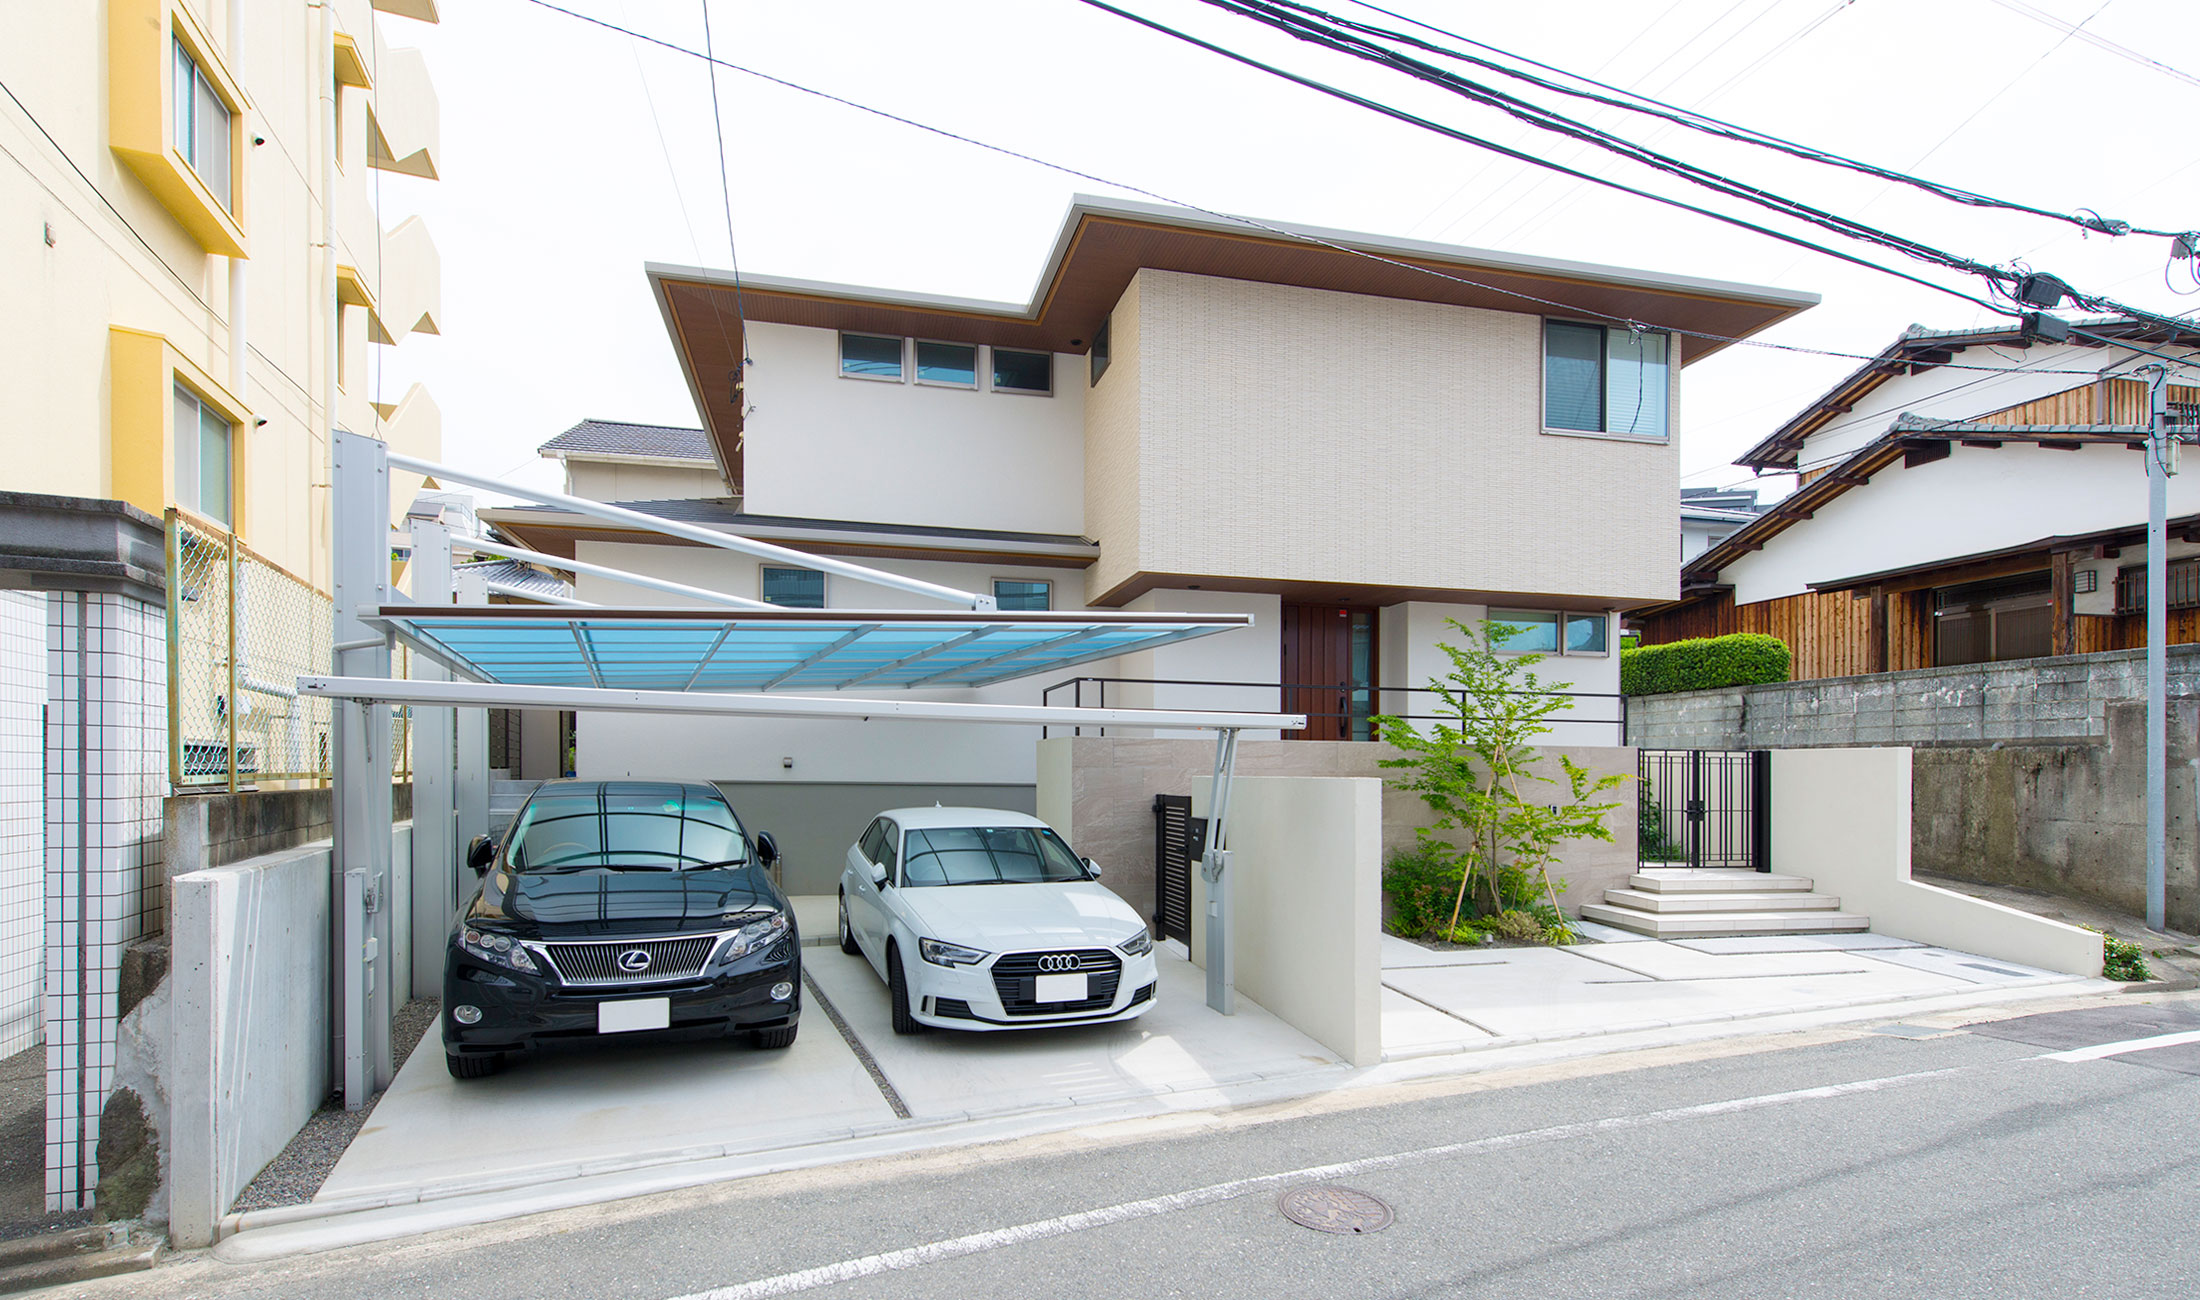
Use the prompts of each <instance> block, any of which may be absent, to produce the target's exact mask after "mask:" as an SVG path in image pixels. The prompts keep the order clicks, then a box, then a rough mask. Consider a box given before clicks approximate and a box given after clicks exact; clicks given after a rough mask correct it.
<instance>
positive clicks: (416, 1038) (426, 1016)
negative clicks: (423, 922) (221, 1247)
mask: <svg viewBox="0 0 2200 1300" xmlns="http://www.w3.org/2000/svg"><path fill="white" fill-rule="evenodd" d="M442 1005H443V1004H442V1000H441V999H439V998H415V999H413V1000H412V1001H411V1002H408V1003H406V1004H405V1005H404V1006H402V1007H400V1008H398V1011H397V1015H396V1016H395V1017H393V1018H392V1020H391V1023H390V1052H391V1055H393V1056H394V1057H395V1058H396V1060H397V1068H398V1069H403V1068H404V1067H405V1059H406V1058H407V1057H409V1056H411V1055H412V1051H413V1048H415V1047H417V1046H419V1045H420V1040H421V1038H422V1037H424V1036H425V1035H426V1034H427V1032H428V1030H429V1029H431V1028H433V1027H434V1025H435V1017H436V1012H437V1011H438V1010H440V1009H441V1007H442ZM381 1100H382V1094H381V1093H379V1092H378V1093H376V1094H374V1095H373V1096H372V1097H369V1098H368V1099H367V1104H366V1106H365V1108H364V1109H361V1110H356V1111H348V1110H345V1109H344V1106H343V1103H342V1102H341V1101H336V1100H332V1101H331V1102H330V1103H329V1104H328V1105H325V1106H323V1107H322V1108H321V1109H320V1110H317V1111H315V1112H314V1113H313V1118H311V1119H309V1120H307V1121H306V1126H305V1127H304V1128H302V1129H299V1130H298V1135H297V1136H296V1137H294V1138H292V1139H290V1145H288V1146H286V1147H284V1148H283V1151H282V1154H281V1155H279V1156H276V1157H275V1158H274V1159H273V1160H270V1161H268V1162H267V1168H265V1169H262V1170H261V1171H260V1172H259V1174H258V1176H256V1177H254V1178H253V1180H252V1181H251V1183H250V1184H248V1185H247V1186H246V1187H245V1189H244V1191H243V1192H242V1193H240V1194H239V1195H238V1197H237V1203H236V1204H235V1205H232V1206H230V1207H229V1208H230V1210H231V1211H232V1212H234V1213H241V1212H243V1211H245V1210H268V1209H273V1208H274V1207H276V1206H278V1205H302V1204H304V1203H305V1202H307V1201H310V1200H312V1199H313V1195H314V1193H316V1192H318V1191H320V1190H321V1184H322V1183H323V1182H325V1181H327V1179H328V1173H329V1170H331V1169H334V1168H335V1167H336V1162H337V1161H338V1160H340V1159H342V1158H343V1155H344V1151H345V1149H346V1148H348V1147H350V1146H351V1140H352V1139H353V1138H355V1137H357V1136H359V1130H360V1128H361V1127H362V1126H364V1125H365V1124H366V1122H367V1116H369V1115H372V1114H373V1113H374V1108H375V1106H376V1105H377V1104H378V1103H380V1102H381Z"/></svg>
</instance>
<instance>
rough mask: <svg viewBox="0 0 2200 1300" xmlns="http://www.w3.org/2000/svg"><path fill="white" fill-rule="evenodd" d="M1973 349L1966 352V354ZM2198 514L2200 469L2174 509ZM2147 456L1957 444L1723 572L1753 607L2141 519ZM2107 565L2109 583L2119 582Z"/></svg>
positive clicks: (2175, 498) (1737, 598) (2174, 487)
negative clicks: (1832, 584) (1837, 582)
mask: <svg viewBox="0 0 2200 1300" xmlns="http://www.w3.org/2000/svg"><path fill="white" fill-rule="evenodd" d="M1966 355H1968V354H1966ZM2195 512H2200V474H2193V473H2184V474H2179V475H2178V476H2176V477H2175V478H2172V479H2171V480H2170V484H2169V513H2170V514H2171V515H2172V516H2176V515H2184V514H2192V513H2195ZM2146 515H2147V486H2146V462H2145V460H2144V459H2143V458H2142V455H2141V453H2139V452H2135V451H2128V450H2126V449H2124V448H2122V447H2104V446H2088V447H2084V448H2082V449H2080V450H2077V451H2052V450H2048V449H2045V448H2041V447H2032V446H2024V445H2020V444H2017V443H2007V444H2004V445H2003V446H2002V447H2000V448H1999V449H1991V448H1984V447H1964V446H1961V445H1958V446H1956V447H1954V448H1952V449H1951V451H1950V453H1949V455H1948V456H1947V457H1946V458H1945V459H1943V460H1937V461H1933V462H1932V463H1930V464H1926V465H1920V466H1918V467H1916V468H1914V469H1905V468H1903V466H1902V465H1901V464H1900V463H1899V462H1897V463H1895V464H1893V465H1890V466H1888V467H1887V468H1885V469H1883V470H1881V471H1879V472H1878V473H1877V474H1875V475H1873V476H1872V481H1871V483H1870V484H1869V485H1865V486H1859V487H1853V488H1851V489H1849V491H1847V492H1845V493H1843V494H1842V495H1840V496H1838V497H1836V498H1834V499H1833V500H1832V501H1830V502H1827V503H1826V504H1825V505H1823V506H1820V507H1819V508H1818V509H1817V512H1816V514H1815V515H1814V517H1812V518H1810V519H1807V520H1803V521H1801V522H1798V523H1796V524H1794V525H1793V526H1791V527H1789V528H1788V529H1787V530H1786V531H1785V532H1782V533H1781V534H1780V535H1779V536H1778V537H1776V538H1774V539H1772V540H1771V541H1770V542H1768V543H1766V545H1765V549H1763V550H1761V551H1755V552H1752V553H1750V554H1748V555H1744V556H1742V557H1740V558H1739V559H1736V560H1734V561H1733V562H1731V563H1729V564H1728V565H1726V566H1725V568H1723V569H1721V570H1720V578H1721V580H1722V581H1725V582H1730V583H1733V584H1734V602H1735V603H1736V604H1738V605H1748V604H1754V603H1756V602H1758V601H1762V600H1772V599H1775V598H1777V597H1781V596H1792V595H1795V594H1797V593H1799V592H1802V591H1804V590H1806V589H1808V587H1809V584H1811V583H1813V582H1829V581H1832V580H1834V579H1837V578H1847V577H1853V576H1856V575H1859V574H1866V573H1876V572H1879V571H1881V570H1885V569H1896V568H1906V567H1909V566H1911V565H1918V564H1927V563H1931V562H1933V561H1936V560H1946V559H1955V558H1958V557H1961V556H1966V555H1977V554H1979V553H1981V552H1986V551H1994V550H1999V549H2001V548H2003V547H2013V546H2023V545H2026V544H2028V543H2032V542H2036V541H2040V540H2042V539H2043V538H2046V537H2049V536H2058V535H2059V536H2067V535H2071V534H2077V533H2088V532H2095V531H2099V530H2104V529H2113V528H2128V527H2132V526H2134V525H2139V524H2143V523H2145V521H2146ZM2130 555H2131V552H2129V551H2127V552H2126V555H2125V558H2123V559H2119V560H2115V561H2109V562H2107V565H2106V573H2105V574H2104V577H2105V578H2106V579H2108V580H2106V581H2104V582H2103V584H2102V585H2103V586H2104V587H2111V586H2113V576H2114V568H2115V566H2116V565H2117V564H2124V563H2130V562H2131V559H2130V558H2129V557H2130Z"/></svg>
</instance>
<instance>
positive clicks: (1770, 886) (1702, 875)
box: [1627, 867, 1811, 894]
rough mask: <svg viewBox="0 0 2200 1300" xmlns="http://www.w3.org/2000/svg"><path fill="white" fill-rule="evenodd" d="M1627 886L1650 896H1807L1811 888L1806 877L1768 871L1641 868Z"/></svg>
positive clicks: (1809, 881)
mask: <svg viewBox="0 0 2200 1300" xmlns="http://www.w3.org/2000/svg"><path fill="white" fill-rule="evenodd" d="M1627 883H1628V885H1629V886H1631V887H1633V888H1635V889H1641V890H1647V891H1649V892H1650V893H1653V894H1723V893H1750V894H1769V893H1798V894H1807V893H1809V892H1810V887H1811V880H1810V878H1809V877H1808V876H1778V875H1774V874H1772V873H1771V872H1769V871H1724V870H1708V869H1707V870H1703V871H1691V870H1689V869H1688V868H1686V867H1645V868H1643V869H1642V870H1641V871H1638V872H1636V873H1635V874H1634V876H1633V877H1632V878H1630V879H1629V880H1628V882H1627Z"/></svg>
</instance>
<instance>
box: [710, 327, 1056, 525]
mask: <svg viewBox="0 0 2200 1300" xmlns="http://www.w3.org/2000/svg"><path fill="white" fill-rule="evenodd" d="M748 328H749V332H748V346H749V355H750V356H751V357H752V358H753V359H754V360H755V363H756V364H755V365H753V366H751V367H750V368H749V400H750V403H751V406H752V409H751V410H750V412H749V414H748V419H747V421H746V424H745V434H744V442H743V449H742V457H743V464H744V469H743V475H744V477H745V478H746V480H747V481H746V482H745V483H744V484H743V485H742V486H743V491H744V494H745V506H746V508H747V509H748V510H749V511H751V512H753V513H756V514H769V515H795V516H801V517H807V518H816V519H857V520H866V521H871V522H877V523H896V524H934V525H939V526H945V527H955V528H997V529H1003V530H1007V531H1012V532H1037V533H1066V534H1070V535H1082V534H1083V533H1084V531H1085V527H1084V455H1085V448H1084V418H1085V359H1084V358H1083V357H1081V356H1073V355H1070V354H1067V353H1061V354H1057V355H1056V356H1055V358H1054V395H1053V396H1051V397H1040V396H1034V395H1030V394H1024V393H993V392H983V391H979V392H972V391H969V390H966V389H957V388H938V387H931V386H927V385H921V384H915V383H903V384H893V383H886V382H882V381H879V380H866V379H847V378H843V377H842V376H841V374H840V336H839V335H838V333H836V332H835V331H833V330H826V329H811V328H808V327H806V326H799V325H766V324H755V323H751V324H750V326H749V327H748ZM979 366H980V369H981V370H986V369H987V368H988V363H987V361H986V359H985V353H984V350H983V349H981V350H980V356H979Z"/></svg>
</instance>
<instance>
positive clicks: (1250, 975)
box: [1191, 776, 1383, 1066]
mask: <svg viewBox="0 0 2200 1300" xmlns="http://www.w3.org/2000/svg"><path fill="white" fill-rule="evenodd" d="M1382 798H1383V788H1382V782H1380V781H1376V780H1373V779H1370V778H1366V777H1259V776H1256V777H1244V778H1241V779H1239V781H1238V782H1237V785H1236V790H1235V792H1234V793H1233V794H1232V795H1231V804H1230V825H1231V828H1232V829H1231V832H1230V837H1229V839H1230V843H1229V848H1230V856H1231V866H1230V942H1231V946H1232V952H1233V954H1234V956H1233V958H1232V966H1233V970H1234V973H1235V976H1236V987H1237V989H1238V991H1239V992H1241V993H1243V994H1244V995H1245V996H1247V997H1249V998H1251V999H1252V1000H1253V1001H1255V1002H1257V1003H1259V1004H1260V1005H1261V1006H1262V1007H1264V1008H1266V1009H1267V1010H1268V1011H1269V1012H1270V1013H1271V1014H1273V1015H1274V1016H1275V1017H1276V1018H1277V1019H1279V1020H1281V1021H1283V1022H1284V1023H1285V1024H1287V1025H1290V1026H1291V1027H1292V1028H1294V1029H1297V1030H1298V1031H1299V1032H1300V1033H1303V1034H1305V1035H1306V1036H1307V1037H1308V1038H1311V1039H1313V1040H1314V1041H1315V1042H1317V1043H1320V1044H1321V1045H1322V1046H1324V1047H1326V1048H1328V1049H1329V1050H1330V1051H1332V1052H1335V1053H1336V1054H1337V1055H1338V1056H1340V1057H1343V1058H1344V1059H1345V1060H1346V1061H1347V1062H1349V1063H1350V1064H1352V1065H1359V1066H1368V1065H1377V1064H1380V1063H1381V1061H1382V1059H1383V1026H1382V982H1383V969H1382V954H1381V951H1380V949H1379V947H1378V945H1379V944H1380V942H1381V938H1382V901H1383V900H1382V874H1383V871H1382V868H1383V864H1382V833H1383V814H1382ZM1192 811H1193V813H1194V814H1195V815H1196V816H1200V817H1204V816H1206V815H1207V795H1206V792H1204V791H1202V792H1200V793H1198V794H1195V795H1193V796H1192ZM1206 906H1207V886H1206V881H1205V880H1204V879H1203V878H1202V877H1201V875H1200V873H1199V872H1198V871H1197V870H1196V869H1195V870H1194V871H1193V873H1192V942H1191V950H1192V963H1193V964H1194V965H1196V966H1198V967H1200V968H1201V969H1202V970H1204V969H1206V965H1207V943H1206V924H1205V922H1204V921H1203V920H1202V919H1201V918H1202V917H1204V915H1205V913H1206Z"/></svg>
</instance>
